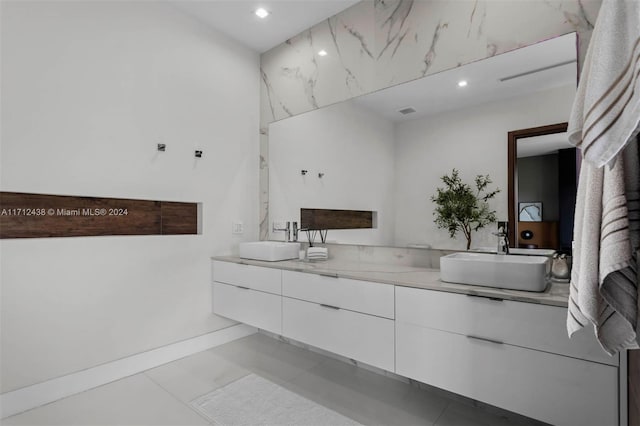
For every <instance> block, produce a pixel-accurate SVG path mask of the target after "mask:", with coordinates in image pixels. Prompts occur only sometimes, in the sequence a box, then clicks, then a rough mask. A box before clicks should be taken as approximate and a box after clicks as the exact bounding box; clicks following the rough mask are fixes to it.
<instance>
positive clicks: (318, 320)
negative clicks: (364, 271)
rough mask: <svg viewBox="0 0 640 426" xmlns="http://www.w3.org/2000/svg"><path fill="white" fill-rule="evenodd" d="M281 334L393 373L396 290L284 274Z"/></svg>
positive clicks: (313, 275)
mask: <svg viewBox="0 0 640 426" xmlns="http://www.w3.org/2000/svg"><path fill="white" fill-rule="evenodd" d="M282 295H283V298H282V334H283V335H284V336H286V337H290V338H292V339H295V340H298V341H300V342H304V343H308V344H310V345H313V346H316V347H319V348H322V349H325V350H327V351H330V352H333V353H336V354H338V355H342V356H345V357H348V358H352V359H355V360H357V361H361V362H364V363H366V364H369V365H373V366H375V367H379V368H382V369H385V370H387V371H393V370H394V358H395V354H394V337H395V331H394V320H393V318H394V311H395V306H394V286H393V285H389V284H379V283H372V282H366V281H357V280H349V279H343V278H337V277H335V276H323V275H316V274H305V273H300V272H292V271H283V272H282Z"/></svg>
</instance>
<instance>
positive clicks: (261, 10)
mask: <svg viewBox="0 0 640 426" xmlns="http://www.w3.org/2000/svg"><path fill="white" fill-rule="evenodd" d="M254 13H255V14H256V16H257V17H258V18H261V19H264V18H266V17H267V16H269V12H268V11H267V10H266V9H264V8H262V7H260V8H258V9H256V11H255V12H254Z"/></svg>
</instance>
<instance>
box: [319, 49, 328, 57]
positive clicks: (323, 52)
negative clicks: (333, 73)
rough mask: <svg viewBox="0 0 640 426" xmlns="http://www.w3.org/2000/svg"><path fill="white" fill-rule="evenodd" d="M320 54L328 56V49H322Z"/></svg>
mask: <svg viewBox="0 0 640 426" xmlns="http://www.w3.org/2000/svg"><path fill="white" fill-rule="evenodd" d="M318 55H320V56H327V51H326V50H324V49H322V50H321V51H319V52H318Z"/></svg>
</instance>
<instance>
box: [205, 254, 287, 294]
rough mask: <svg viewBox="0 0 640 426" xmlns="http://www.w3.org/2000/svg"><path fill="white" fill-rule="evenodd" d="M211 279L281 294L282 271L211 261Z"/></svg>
mask: <svg viewBox="0 0 640 426" xmlns="http://www.w3.org/2000/svg"><path fill="white" fill-rule="evenodd" d="M213 281H216V282H219V283H225V284H232V285H238V286H241V287H249V288H251V289H254V290H260V291H266V292H267V293H273V294H282V271H281V270H280V269H274V268H262V267H259V266H253V265H245V264H241V263H232V262H220V261H217V260H214V261H213Z"/></svg>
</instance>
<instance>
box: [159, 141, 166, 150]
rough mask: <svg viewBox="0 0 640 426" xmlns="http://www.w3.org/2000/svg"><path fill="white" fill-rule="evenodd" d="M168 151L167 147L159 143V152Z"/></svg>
mask: <svg viewBox="0 0 640 426" xmlns="http://www.w3.org/2000/svg"><path fill="white" fill-rule="evenodd" d="M166 150H167V145H166V144H164V143H159V144H158V151H160V152H165V151H166Z"/></svg>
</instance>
